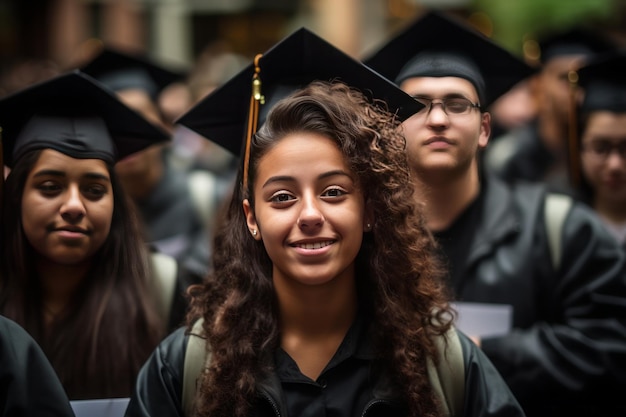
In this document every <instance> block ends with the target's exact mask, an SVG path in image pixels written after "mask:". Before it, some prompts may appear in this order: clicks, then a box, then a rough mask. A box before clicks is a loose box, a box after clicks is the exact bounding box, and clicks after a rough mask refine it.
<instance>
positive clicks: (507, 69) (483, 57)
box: [363, 11, 534, 109]
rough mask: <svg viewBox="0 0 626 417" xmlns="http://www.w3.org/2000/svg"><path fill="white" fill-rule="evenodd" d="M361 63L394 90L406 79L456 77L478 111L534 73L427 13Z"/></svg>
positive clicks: (471, 32)
mask: <svg viewBox="0 0 626 417" xmlns="http://www.w3.org/2000/svg"><path fill="white" fill-rule="evenodd" d="M363 62H364V63H365V64H366V65H368V66H370V67H371V68H373V69H374V70H376V71H378V72H379V73H380V74H382V75H383V76H385V77H387V78H389V79H391V80H394V81H395V82H396V84H398V85H400V84H401V83H402V81H404V80H406V79H408V78H412V77H459V78H464V79H466V80H468V81H470V82H471V83H472V84H473V85H474V87H475V88H476V92H477V93H478V97H479V100H480V105H481V108H483V109H484V108H487V107H489V105H490V104H491V103H493V102H494V101H495V100H496V99H497V98H498V97H500V96H501V95H502V94H504V93H505V92H507V91H508V90H509V89H510V88H511V87H513V86H514V85H515V84H517V83H518V82H519V81H521V80H522V79H524V78H526V77H528V76H530V75H531V74H533V72H534V69H533V68H532V67H530V66H529V65H528V64H526V63H525V62H524V61H522V60H521V59H519V58H517V57H515V56H514V55H513V54H511V53H510V52H509V51H507V50H505V49H504V48H502V47H501V46H499V45H497V44H496V43H494V42H493V41H491V40H490V39H488V38H487V37H486V36H484V35H483V34H482V33H480V32H478V31H477V30H475V29H473V28H471V27H470V26H468V25H467V24H465V23H464V22H461V21H458V20H457V19H456V18H453V17H452V16H446V15H445V14H443V13H441V12H438V11H429V12H428V13H426V14H424V15H423V16H421V17H420V18H419V19H417V20H415V21H414V22H413V23H412V24H410V25H409V26H407V27H406V28H404V30H402V31H401V32H399V33H398V34H397V35H396V36H394V37H393V38H392V39H391V40H389V41H388V42H387V43H386V44H384V45H383V46H382V47H381V48H380V49H378V50H377V51H376V52H374V53H373V54H371V55H369V56H368V57H367V58H365V59H364V60H363Z"/></svg>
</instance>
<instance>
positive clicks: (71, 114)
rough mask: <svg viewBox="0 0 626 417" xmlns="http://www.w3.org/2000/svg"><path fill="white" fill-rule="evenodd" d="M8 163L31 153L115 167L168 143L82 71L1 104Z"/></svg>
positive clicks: (162, 133)
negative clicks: (44, 152)
mask: <svg viewBox="0 0 626 417" xmlns="http://www.w3.org/2000/svg"><path fill="white" fill-rule="evenodd" d="M0 127H1V128H2V146H3V151H4V158H5V161H4V162H5V164H6V165H8V166H9V167H12V166H13V163H14V161H15V160H16V159H18V158H19V157H20V156H22V155H23V154H24V153H25V152H27V151H29V150H33V149H42V148H51V149H55V150H57V151H59V152H62V153H64V154H66V155H69V156H71V157H73V158H83V159H85V158H94V159H102V160H104V161H106V162H109V163H115V162H117V161H118V160H119V159H121V158H123V157H125V156H127V155H130V154H131V153H134V152H137V151H140V150H142V149H144V148H145V147H147V146H150V145H152V144H155V143H157V142H161V141H165V140H168V139H169V136H168V134H167V133H166V132H165V131H163V130H162V129H160V128H158V127H156V126H154V125H153V124H151V123H150V122H148V121H147V120H145V119H144V118H143V117H141V116H140V115H139V114H138V113H136V112H135V111H134V110H131V109H130V108H128V107H127V106H125V105H124V104H122V103H121V102H120V101H119V100H118V99H117V98H116V97H115V95H114V94H113V93H112V92H110V91H109V90H107V89H105V88H103V87H102V86H101V84H99V83H98V82H97V81H95V80H94V79H93V78H91V77H90V76H88V75H86V74H83V73H81V72H80V71H78V70H75V71H73V72H69V73H66V74H62V75H59V76H57V77H55V78H52V79H50V80H47V81H45V82H42V83H39V84H35V85H32V86H30V87H28V88H25V89H23V90H21V91H18V92H16V93H14V94H12V95H10V96H6V97H4V98H3V99H2V100H0Z"/></svg>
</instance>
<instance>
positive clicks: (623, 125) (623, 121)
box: [585, 110, 626, 137]
mask: <svg viewBox="0 0 626 417" xmlns="http://www.w3.org/2000/svg"><path fill="white" fill-rule="evenodd" d="M585 131H586V132H602V133H612V134H614V135H615V136H619V137H626V113H613V112H610V111H605V110H601V111H594V112H592V113H591V114H589V117H588V118H587V123H586V125H585Z"/></svg>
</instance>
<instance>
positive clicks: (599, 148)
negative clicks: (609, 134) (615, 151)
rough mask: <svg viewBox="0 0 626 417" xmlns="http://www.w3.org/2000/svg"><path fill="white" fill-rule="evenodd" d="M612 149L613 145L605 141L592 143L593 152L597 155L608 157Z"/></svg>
mask: <svg viewBox="0 0 626 417" xmlns="http://www.w3.org/2000/svg"><path fill="white" fill-rule="evenodd" d="M611 148H612V146H611V144H610V143H609V142H608V141H605V140H597V141H594V142H591V151H592V152H593V153H595V154H597V155H608V154H609V152H611Z"/></svg>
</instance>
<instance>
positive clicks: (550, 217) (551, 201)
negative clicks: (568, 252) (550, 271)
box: [544, 193, 573, 270]
mask: <svg viewBox="0 0 626 417" xmlns="http://www.w3.org/2000/svg"><path fill="white" fill-rule="evenodd" d="M572 203H573V200H572V198H571V197H570V196H567V195H565V194H554V193H548V194H546V199H545V210H544V216H545V223H546V234H547V236H548V247H549V249H550V258H551V259H552V267H553V268H554V270H557V269H559V267H560V266H561V256H562V253H561V251H562V245H561V240H562V231H563V224H564V223H565V218H566V217H567V213H568V212H569V210H570V207H571V206H572Z"/></svg>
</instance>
